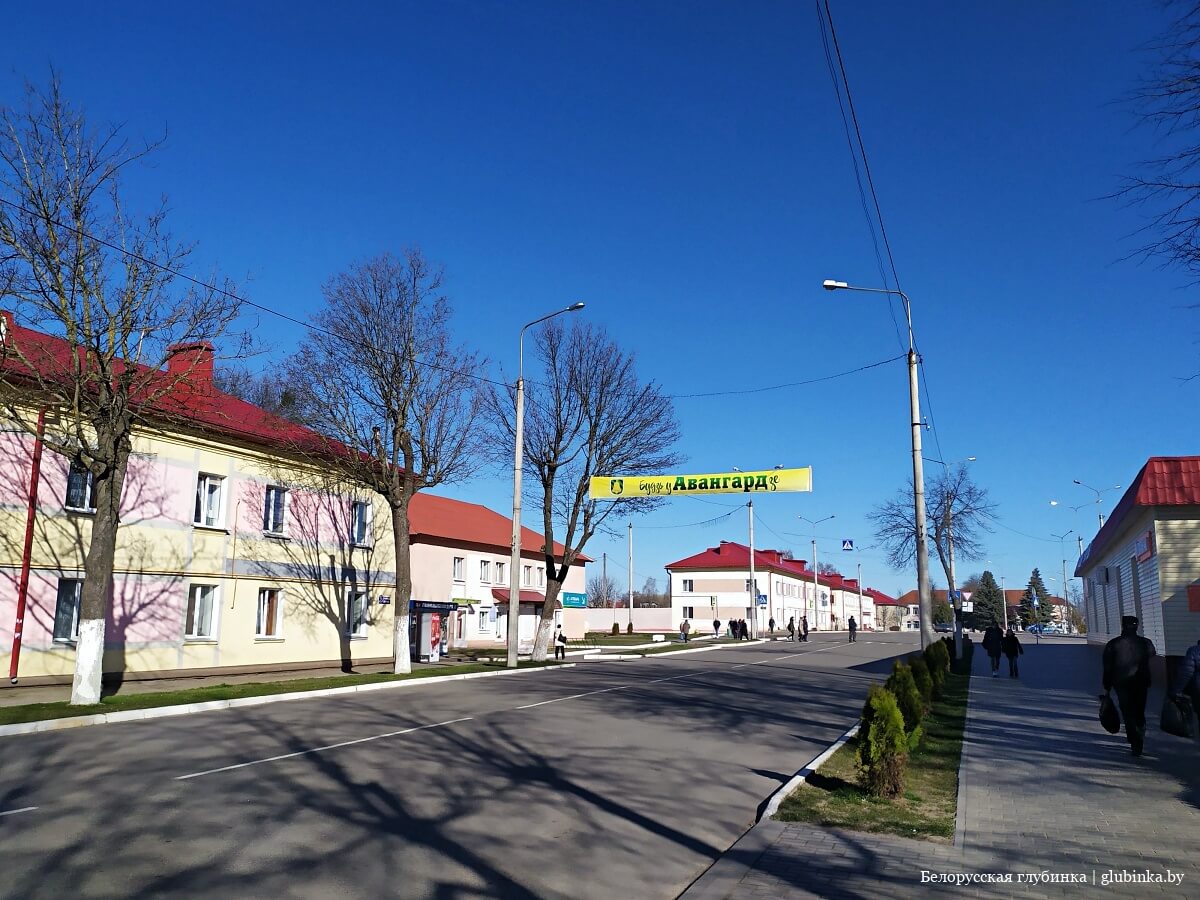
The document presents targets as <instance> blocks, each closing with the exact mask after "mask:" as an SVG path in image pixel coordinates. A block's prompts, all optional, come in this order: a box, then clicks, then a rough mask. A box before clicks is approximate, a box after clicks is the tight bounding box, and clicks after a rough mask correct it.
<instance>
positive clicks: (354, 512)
mask: <svg viewBox="0 0 1200 900" xmlns="http://www.w3.org/2000/svg"><path fill="white" fill-rule="evenodd" d="M371 512H372V507H371V504H370V503H368V502H367V501H366V500H355V501H354V502H353V503H351V504H350V543H351V544H353V545H354V546H356V547H369V546H370V545H371Z"/></svg>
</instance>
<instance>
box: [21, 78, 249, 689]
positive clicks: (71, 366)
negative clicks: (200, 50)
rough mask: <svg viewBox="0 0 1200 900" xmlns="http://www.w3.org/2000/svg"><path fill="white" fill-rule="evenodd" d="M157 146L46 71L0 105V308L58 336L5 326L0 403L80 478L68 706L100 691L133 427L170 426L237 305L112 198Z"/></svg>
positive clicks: (155, 218)
mask: <svg viewBox="0 0 1200 900" xmlns="http://www.w3.org/2000/svg"><path fill="white" fill-rule="evenodd" d="M159 145H160V144H159V143H157V142H150V143H142V144H136V145H135V144H132V143H130V142H129V141H127V140H125V138H124V137H123V136H122V133H121V129H120V127H108V128H100V129H95V128H93V127H91V126H90V125H89V123H88V121H87V119H86V117H85V115H84V113H83V112H82V111H81V110H79V109H78V108H76V107H74V106H72V105H70V104H69V103H68V102H67V100H66V99H65V98H64V97H63V95H62V92H61V86H60V84H59V81H58V78H57V76H52V78H51V81H50V84H49V87H48V88H47V89H46V90H45V91H40V90H38V89H37V88H35V87H33V86H27V88H26V97H25V105H24V107H23V108H22V109H16V108H4V109H2V110H0V302H3V303H4V304H5V305H8V304H12V307H13V314H14V319H15V320H16V321H18V322H21V323H23V324H26V325H28V326H29V327H30V328H31V329H37V330H40V331H41V332H42V333H45V334H50V335H52V336H53V337H54V338H56V339H57V341H58V342H57V343H49V342H46V341H45V339H44V338H43V337H40V336H39V335H38V334H37V333H36V331H24V330H22V329H19V328H18V329H14V331H13V332H12V333H10V334H7V335H6V336H5V340H4V343H3V354H2V359H0V385H2V390H3V403H4V406H5V409H6V412H7V413H8V415H9V417H10V418H11V420H12V421H13V422H14V423H16V425H17V426H18V427H20V428H22V429H23V430H25V431H27V432H29V433H39V432H40V431H41V427H40V423H41V422H46V423H49V424H48V426H47V427H46V428H45V432H44V439H45V446H46V447H48V448H49V449H50V450H52V451H53V452H55V453H58V454H61V455H62V456H63V457H65V458H67V459H68V460H70V462H71V463H72V465H74V466H76V467H78V468H79V469H80V470H82V471H84V472H86V473H87V475H86V477H87V478H88V479H89V480H90V486H91V491H92V497H93V504H94V506H95V515H94V518H93V520H92V528H91V534H90V537H89V538H88V543H87V550H86V554H85V561H84V581H83V589H82V597H81V602H80V612H79V638H78V641H77V644H76V652H75V676H74V682H73V686H72V689H71V702H72V703H74V704H87V703H97V702H99V700H100V686H101V677H102V674H103V656H104V629H105V614H106V611H107V609H108V605H109V596H110V592H111V590H112V573H113V561H114V556H115V551H116V541H117V529H118V526H119V525H120V521H121V494H122V487H123V485H124V481H125V475H126V471H127V466H128V462H129V456H130V453H131V451H132V446H133V437H134V433H135V430H136V429H137V428H139V427H143V426H145V425H147V424H148V423H150V422H153V423H155V424H156V425H158V426H160V427H161V425H162V424H163V423H164V421H165V422H167V423H170V422H174V421H177V422H186V420H187V418H188V403H187V402H186V398H185V397H184V394H186V391H188V390H191V389H193V385H192V381H193V378H192V376H193V375H194V374H195V372H194V371H193V370H194V369H196V368H197V367H204V368H205V369H207V367H208V366H209V365H211V358H212V357H211V349H212V345H211V344H210V343H209V342H210V341H214V340H216V339H217V338H219V337H221V336H222V335H225V334H226V333H227V332H228V331H229V329H230V328H231V327H232V325H233V324H234V322H235V320H236V319H237V316H238V313H239V306H240V304H239V303H238V302H237V301H236V300H235V299H234V298H233V296H232V294H230V293H228V291H227V288H228V286H227V285H223V286H218V285H217V284H216V283H215V282H213V283H210V284H207V285H205V284H197V283H195V282H185V280H184V279H181V278H179V277H177V276H176V275H175V274H174V273H176V272H179V271H180V270H182V269H184V268H185V267H186V266H187V263H188V260H189V257H190V255H191V250H192V248H191V247H190V246H188V245H187V244H182V243H179V242H178V241H176V240H175V239H174V238H173V237H172V236H171V234H170V233H169V231H168V230H167V227H166V209H165V205H164V206H163V207H160V208H159V209H157V210H156V211H153V212H151V213H149V214H147V215H144V216H138V215H135V214H134V213H131V212H129V211H128V209H127V208H126V206H125V204H124V202H123V198H122V185H121V176H122V174H123V172H124V170H125V169H127V168H128V167H129V166H130V165H132V164H133V163H135V162H137V161H139V160H142V159H143V158H145V157H147V156H149V155H150V154H152V153H153V152H154V151H155V150H156V149H158V147H159ZM64 347H65V348H66V349H65V351H63V350H62V348H64ZM239 350H242V351H244V350H245V345H244V344H243V345H242V346H241V347H240V348H239ZM164 367H166V369H167V371H164V370H163V369H164Z"/></svg>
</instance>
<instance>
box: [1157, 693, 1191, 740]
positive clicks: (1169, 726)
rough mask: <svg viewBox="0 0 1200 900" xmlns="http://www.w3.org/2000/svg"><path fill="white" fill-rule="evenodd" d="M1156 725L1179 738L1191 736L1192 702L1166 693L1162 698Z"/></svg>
mask: <svg viewBox="0 0 1200 900" xmlns="http://www.w3.org/2000/svg"><path fill="white" fill-rule="evenodd" d="M1158 725H1159V727H1160V728H1161V729H1162V730H1163V731H1165V732H1166V733H1167V734H1173V735H1175V736H1176V737H1181V738H1190V737H1192V736H1193V725H1192V704H1191V703H1189V702H1188V701H1187V700H1186V699H1184V698H1183V697H1172V696H1171V695H1170V694H1167V696H1166V697H1165V698H1163V708H1162V717H1161V718H1160V719H1159V720H1158Z"/></svg>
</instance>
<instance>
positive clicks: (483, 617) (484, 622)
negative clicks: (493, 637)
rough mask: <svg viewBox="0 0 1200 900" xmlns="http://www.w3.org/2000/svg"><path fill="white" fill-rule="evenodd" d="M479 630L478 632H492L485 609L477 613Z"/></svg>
mask: <svg viewBox="0 0 1200 900" xmlns="http://www.w3.org/2000/svg"><path fill="white" fill-rule="evenodd" d="M479 630H480V631H491V630H492V626H491V623H490V622H489V621H488V614H487V610H485V609H481V610H480V611H479Z"/></svg>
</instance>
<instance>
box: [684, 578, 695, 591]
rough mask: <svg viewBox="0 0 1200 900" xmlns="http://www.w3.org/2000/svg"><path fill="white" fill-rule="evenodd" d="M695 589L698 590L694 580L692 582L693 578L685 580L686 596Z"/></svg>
mask: <svg viewBox="0 0 1200 900" xmlns="http://www.w3.org/2000/svg"><path fill="white" fill-rule="evenodd" d="M695 589H696V582H695V581H694V580H692V579H691V578H685V579H683V592H684V593H685V594H690V593H691V592H692V591H694V590H695Z"/></svg>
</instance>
